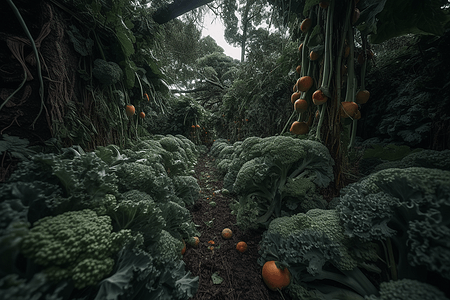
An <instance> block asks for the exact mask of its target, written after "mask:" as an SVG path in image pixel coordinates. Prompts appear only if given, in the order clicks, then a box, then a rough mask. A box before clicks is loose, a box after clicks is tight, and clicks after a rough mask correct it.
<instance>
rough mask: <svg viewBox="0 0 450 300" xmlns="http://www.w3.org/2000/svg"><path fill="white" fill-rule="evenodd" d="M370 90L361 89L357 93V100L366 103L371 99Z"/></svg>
mask: <svg viewBox="0 0 450 300" xmlns="http://www.w3.org/2000/svg"><path fill="white" fill-rule="evenodd" d="M369 97H370V92H369V91H368V90H360V91H358V93H356V97H355V102H356V103H358V104H364V103H367V101H369Z"/></svg>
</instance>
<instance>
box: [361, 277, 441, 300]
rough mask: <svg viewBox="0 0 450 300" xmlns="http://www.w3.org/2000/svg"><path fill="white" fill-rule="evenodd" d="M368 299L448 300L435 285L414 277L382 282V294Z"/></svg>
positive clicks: (367, 298) (367, 299)
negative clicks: (413, 278)
mask: <svg viewBox="0 0 450 300" xmlns="http://www.w3.org/2000/svg"><path fill="white" fill-rule="evenodd" d="M365 299H366V300H393V299H395V300H448V298H447V297H445V295H444V293H443V292H442V291H440V290H439V289H438V288H436V287H435V286H432V285H430V284H427V283H424V282H420V281H417V280H412V279H400V280H395V281H394V280H391V281H388V282H382V283H381V284H380V296H379V297H377V296H375V295H370V296H366V297H365Z"/></svg>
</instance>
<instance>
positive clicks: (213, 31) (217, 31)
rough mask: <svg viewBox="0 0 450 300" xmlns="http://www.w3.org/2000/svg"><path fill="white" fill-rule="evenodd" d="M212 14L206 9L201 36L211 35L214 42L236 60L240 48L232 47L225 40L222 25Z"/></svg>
mask: <svg viewBox="0 0 450 300" xmlns="http://www.w3.org/2000/svg"><path fill="white" fill-rule="evenodd" d="M214 17H215V16H214V15H213V14H212V13H211V12H210V11H209V10H208V13H207V14H206V16H205V21H204V23H203V24H204V28H203V29H202V37H204V36H208V35H209V36H211V37H212V38H213V39H214V40H215V41H216V43H217V44H218V45H219V46H220V47H222V48H223V49H224V50H225V54H226V55H228V56H231V57H233V58H235V59H237V60H240V59H241V49H240V48H236V47H232V46H230V45H228V44H227V42H225V38H224V36H223V32H224V26H223V24H222V21H221V20H220V19H219V18H215V19H214Z"/></svg>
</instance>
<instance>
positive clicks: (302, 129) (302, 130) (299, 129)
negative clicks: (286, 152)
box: [289, 121, 309, 135]
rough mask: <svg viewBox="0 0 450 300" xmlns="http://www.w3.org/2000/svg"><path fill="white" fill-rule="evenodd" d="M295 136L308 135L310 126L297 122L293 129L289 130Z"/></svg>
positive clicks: (292, 126)
mask: <svg viewBox="0 0 450 300" xmlns="http://www.w3.org/2000/svg"><path fill="white" fill-rule="evenodd" d="M289 131H290V132H291V133H293V134H297V135H300V134H307V133H308V132H309V126H308V124H306V123H305V122H299V121H295V122H294V123H292V125H291V129H290V130H289Z"/></svg>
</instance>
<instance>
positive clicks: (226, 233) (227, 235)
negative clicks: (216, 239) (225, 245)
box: [222, 228, 233, 239]
mask: <svg viewBox="0 0 450 300" xmlns="http://www.w3.org/2000/svg"><path fill="white" fill-rule="evenodd" d="M232 236H233V232H232V231H231V229H230V228H225V229H224V230H222V237H223V238H224V239H231V237H232Z"/></svg>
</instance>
